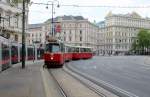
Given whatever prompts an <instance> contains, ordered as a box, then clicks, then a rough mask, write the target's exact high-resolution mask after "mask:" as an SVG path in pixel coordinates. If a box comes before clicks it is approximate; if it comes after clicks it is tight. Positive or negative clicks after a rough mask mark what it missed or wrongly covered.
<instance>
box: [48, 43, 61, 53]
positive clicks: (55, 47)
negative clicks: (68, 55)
mask: <svg viewBox="0 0 150 97" xmlns="http://www.w3.org/2000/svg"><path fill="white" fill-rule="evenodd" d="M46 51H48V52H59V51H60V46H59V45H58V44H47V45H46Z"/></svg>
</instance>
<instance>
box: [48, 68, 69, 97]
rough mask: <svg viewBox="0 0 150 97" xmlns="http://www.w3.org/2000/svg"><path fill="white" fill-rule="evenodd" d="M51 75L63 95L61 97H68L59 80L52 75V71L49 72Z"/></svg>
mask: <svg viewBox="0 0 150 97" xmlns="http://www.w3.org/2000/svg"><path fill="white" fill-rule="evenodd" d="M49 74H50V76H51V77H52V79H53V81H54V82H55V84H56V86H57V88H58V90H59V92H60V93H61V97H68V96H67V94H66V93H65V91H64V89H63V88H62V87H61V85H60V84H59V82H58V81H57V79H56V78H55V76H54V74H53V73H52V71H51V69H50V70H49Z"/></svg>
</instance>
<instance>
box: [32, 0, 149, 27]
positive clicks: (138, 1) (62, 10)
mask: <svg viewBox="0 0 150 97" xmlns="http://www.w3.org/2000/svg"><path fill="white" fill-rule="evenodd" d="M31 1H32V2H35V3H47V2H48V1H54V0H31ZM58 1H59V4H60V7H59V8H57V6H56V5H55V6H54V9H55V14H54V17H56V16H63V15H73V16H78V15H80V16H83V17H84V18H86V19H88V20H89V21H91V22H94V21H96V22H99V21H102V20H104V19H105V16H106V15H107V14H108V13H109V12H110V11H111V12H112V13H115V14H127V13H132V12H133V11H134V12H137V13H138V14H139V15H141V16H142V17H150V7H148V8H118V7H116V8H110V7H72V6H61V5H81V6H82V5H83V6H140V7H141V6H150V0H58ZM57 3H58V2H56V1H55V4H57ZM49 4H51V2H49ZM29 10H30V11H29V23H30V24H35V23H43V22H44V21H46V20H47V19H49V18H51V15H52V14H51V10H52V9H51V5H49V6H48V9H46V5H35V4H31V5H30V9H29Z"/></svg>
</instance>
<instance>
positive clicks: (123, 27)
mask: <svg viewBox="0 0 150 97" xmlns="http://www.w3.org/2000/svg"><path fill="white" fill-rule="evenodd" d="M98 26H99V28H100V29H99V33H98V37H99V39H98V49H99V53H101V54H121V53H122V54H125V53H127V52H128V51H129V50H130V49H131V46H132V43H133V42H134V40H135V38H136V36H137V34H138V32H139V30H140V29H150V19H149V18H142V17H141V16H140V15H138V14H137V13H136V12H132V13H128V14H112V12H109V14H108V15H107V16H106V17H105V21H104V22H100V23H98Z"/></svg>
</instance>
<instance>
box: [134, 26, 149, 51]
mask: <svg viewBox="0 0 150 97" xmlns="http://www.w3.org/2000/svg"><path fill="white" fill-rule="evenodd" d="M145 48H150V31H149V30H145V29H141V30H140V32H139V33H138V35H137V40H135V41H134V42H133V44H132V50H136V49H139V50H144V49H145Z"/></svg>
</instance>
